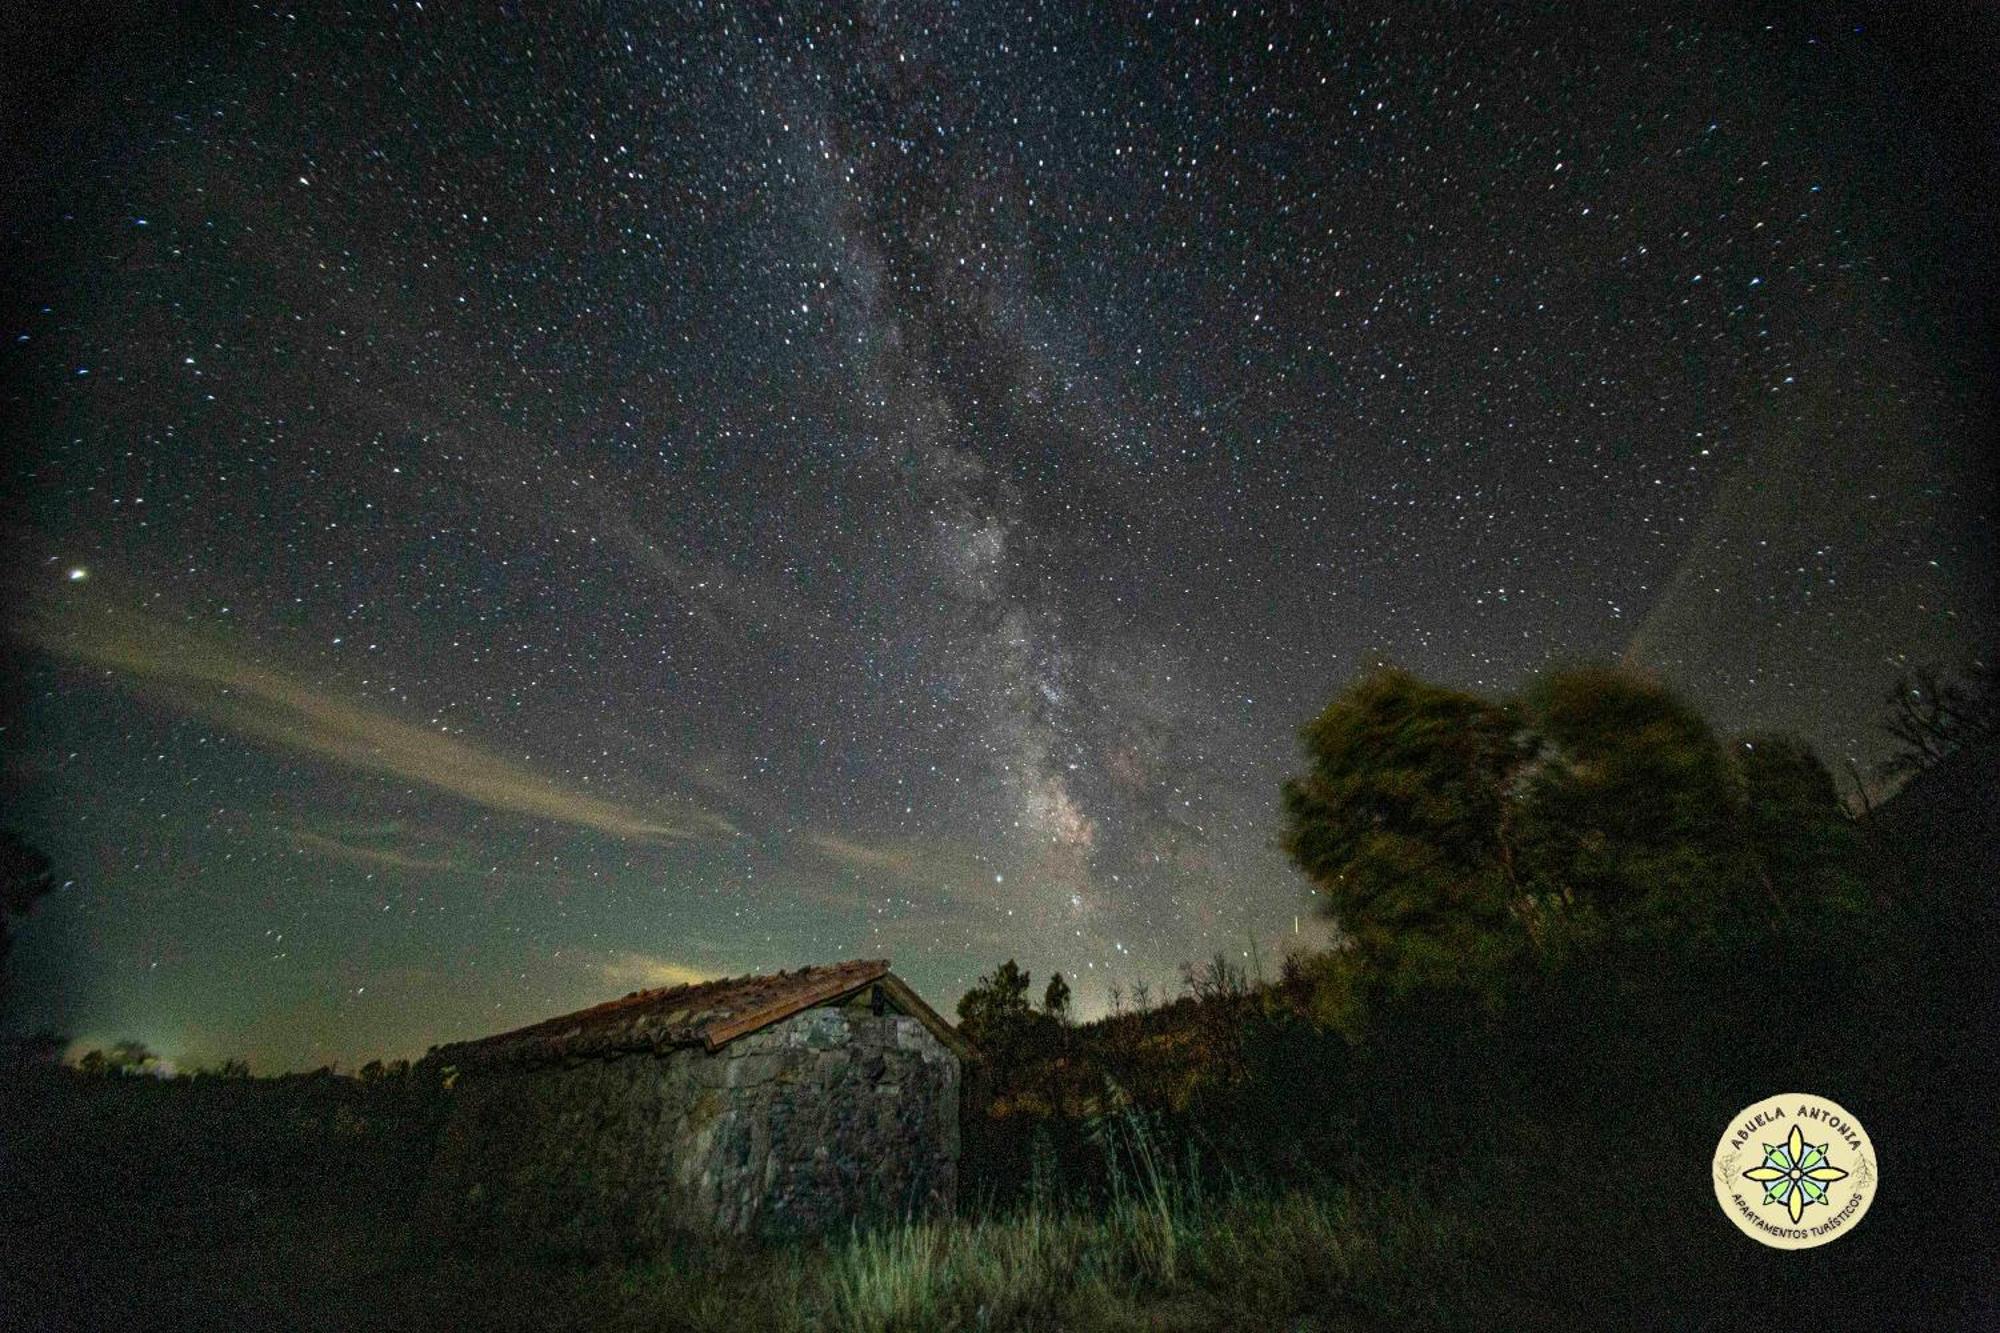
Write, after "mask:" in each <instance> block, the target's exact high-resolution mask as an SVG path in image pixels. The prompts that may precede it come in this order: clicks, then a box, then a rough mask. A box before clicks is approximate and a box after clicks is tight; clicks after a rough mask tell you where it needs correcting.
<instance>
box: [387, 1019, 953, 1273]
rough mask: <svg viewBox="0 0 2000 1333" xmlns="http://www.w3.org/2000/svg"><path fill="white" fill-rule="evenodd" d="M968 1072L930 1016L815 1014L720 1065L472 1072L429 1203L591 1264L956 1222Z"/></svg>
mask: <svg viewBox="0 0 2000 1333" xmlns="http://www.w3.org/2000/svg"><path fill="white" fill-rule="evenodd" d="M959 1076H960V1070H959V1064H958V1059H957V1057H956V1056H955V1055H953V1054H952V1053H951V1052H950V1051H949V1050H948V1049H946V1048H945V1047H944V1046H943V1045H942V1044H941V1043H940V1042H939V1041H938V1040H937V1038H936V1037H934V1036H933V1035H932V1034H931V1033H930V1031H929V1030H928V1029H926V1028H925V1027H924V1025H923V1024H922V1023H921V1022H919V1021H918V1020H916V1019H914V1018H910V1017H907V1016H905V1015H901V1014H897V1013H893V1012H891V1013H886V1014H883V1015H880V1016H877V1015H875V1014H873V1013H870V1012H869V1011H868V1010H867V1009H865V1008H855V1007H827V1008H819V1009H808V1010H805V1011H804V1012H802V1013H799V1014H795V1015H793V1016H792V1017H791V1018H789V1019H786V1020H785V1021H784V1022H782V1023H778V1024H774V1025H773V1026H771V1027H769V1028H766V1029H764V1030H763V1031H761V1032H755V1033H752V1034H750V1035H749V1036H746V1037H742V1038H739V1039H738V1040H736V1041H734V1042H731V1043H730V1044H729V1045H727V1046H725V1047H723V1048H722V1050H720V1051H718V1052H716V1053H714V1054H712V1055H711V1054H709V1053H707V1052H705V1051H700V1050H675V1051H670V1052H668V1053H665V1054H663V1055H652V1054H645V1055H627V1056H624V1057H622V1058H618V1059H601V1060H588V1061H584V1062H581V1063H578V1064H576V1065H573V1066H570V1067H561V1066H551V1067H546V1068H535V1069H508V1070H492V1071H486V1070H468V1071H467V1072H466V1073H465V1074H464V1075H462V1076H461V1077H459V1078H458V1079H457V1080H455V1082H454V1086H453V1087H452V1089H451V1090H450V1091H449V1092H448V1093H447V1094H446V1096H447V1097H448V1098H450V1100H451V1101H452V1103H453V1105H452V1109H451V1112H450V1115H449V1119H448V1120H447V1123H446V1126H445V1129H444V1132H443V1134H442V1135H441V1137H440V1142H439V1149H438V1154H437V1158H436V1160H435V1162H434V1164H433V1168H432V1175H431V1181H430V1184H429V1187H428V1189H427V1191H426V1206H425V1210H424V1213H425V1219H426V1221H427V1222H428V1223H429V1224H430V1225H432V1226H434V1227H436V1228H438V1229H440V1230H443V1231H445V1232H447V1233H452V1234H456V1235H457V1236H459V1237H461V1238H463V1239H470V1240H475V1241H481V1242H486V1243H498V1244H517V1245H518V1244H524V1243H526V1244H532V1245H534V1246H536V1247H537V1248H544V1247H546V1248H554V1249H558V1250H565V1251H583V1252H593V1253H604V1252H616V1251H620V1250H626V1249H633V1248H644V1247H647V1246H650V1245H656V1244H658V1243H659V1242H661V1241H662V1240H665V1239H667V1238H668V1237H670V1236H671V1235H673V1234H674V1233H675V1232H678V1231H721V1232H725V1233H730V1234H739V1235H741V1234H758V1235H787V1234H797V1233H802V1232H809V1231H817V1230H823V1229H826V1228H828V1227H837V1226H845V1225H846V1224H847V1223H848V1222H849V1221H850V1220H851V1219H855V1218H881V1217H892V1216H893V1217H900V1216H904V1215H906V1214H918V1215H922V1214H925V1213H929V1212H932V1211H937V1210H947V1211H948V1210H949V1209H950V1208H951V1207H952V1206H953V1205H954V1203H955V1201H956V1196H957V1186H958V1151H959V1143H958V1104H959Z"/></svg>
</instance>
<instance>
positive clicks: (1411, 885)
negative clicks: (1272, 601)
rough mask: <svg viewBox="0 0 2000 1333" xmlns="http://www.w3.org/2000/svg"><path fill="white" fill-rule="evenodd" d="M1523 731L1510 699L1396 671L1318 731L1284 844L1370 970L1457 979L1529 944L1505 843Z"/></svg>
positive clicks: (1295, 787)
mask: <svg viewBox="0 0 2000 1333" xmlns="http://www.w3.org/2000/svg"><path fill="white" fill-rule="evenodd" d="M1517 730H1518V727H1517V723H1516V719H1515V718H1514V716H1513V714H1512V711H1511V710H1510V709H1509V708H1507V707H1506V706H1504V705H1500V704H1495V703H1491V702H1488V701H1487V700H1484V699H1481V698H1478V697H1477V696H1474V695H1471V694H1466V693H1463V692H1460V691H1457V690H1451V689H1446V688H1444V687H1442V686H1438V685H1432V684H1428V683H1426V682H1424V681H1421V680H1419V679H1417V678H1416V677H1415V676H1412V675H1410V674H1409V673H1408V672H1405V671H1399V670H1394V669H1386V668H1385V669H1380V670H1376V671H1373V672H1370V673H1368V674H1367V675H1365V676H1363V677H1361V678H1360V679H1358V680H1356V681H1355V682H1354V683H1353V684H1351V685H1350V686H1348V688H1347V689H1345V690H1343V691H1341V693H1340V694H1339V695H1338V696H1336V697H1335V699H1334V700H1333V702H1332V703H1330V704H1328V705H1327V707H1326V709H1325V711H1323V712H1322V713H1321V714H1320V715H1319V716H1318V717H1316V718H1314V719H1313V720H1312V722H1310V723H1309V724H1307V726H1306V727H1305V729H1304V732H1303V733H1302V739H1303V742H1304V747H1305V753H1306V764H1307V766H1306V772H1305V773H1304V774H1303V775H1301V776H1299V777H1296V778H1293V779H1291V780H1290V781H1288V782H1286V783H1285V787H1284V811H1285V832H1284V846H1285V850H1286V851H1287V852H1289V853H1290V854H1291V857H1292V860H1293V861H1294V862H1295V863H1296V864H1297V865H1298V867H1299V868H1300V869H1301V870H1303V871H1304V872H1305V874H1306V877H1307V878H1308V879H1309V880H1311V881H1312V884H1313V888H1314V892H1315V893H1316V894H1317V895H1318V896H1319V899H1320V903H1319V905H1320V907H1321V910H1323V911H1324V912H1326V913H1327V914H1329V915H1331V916H1332V917H1333V918H1334V919H1335V920H1336V921H1337V922H1338V924H1339V925H1340V927H1341V929H1342V931H1343V932H1344V933H1345V935H1346V937H1347V940H1348V942H1349V946H1350V949H1351V951H1352V953H1353V954H1354V956H1355V962H1356V963H1357V964H1358V965H1359V966H1360V967H1362V968H1363V969H1365V970H1366V971H1368V972H1369V973H1371V974H1373V975H1375V976H1377V977H1379V978H1381V979H1384V980H1388V981H1391V982H1394V983H1399V984H1400V983H1423V982H1432V983H1436V982H1444V981H1448V980H1451V979H1454V978H1460V977H1465V976H1468V975H1472V974H1474V973H1477V972H1479V971H1482V970H1484V967H1485V965H1487V964H1492V963H1497V962H1499V961H1500V960H1501V959H1503V958H1504V957H1505V956H1506V955H1507V954H1509V953H1511V952H1512V951H1513V950H1515V949H1516V948H1518V946H1519V944H1520V942H1521V936H1520V932H1519V931H1518V929H1515V928H1514V927H1513V925H1512V920H1511V910H1510V900H1511V899H1512V897H1513V896H1514V890H1513V887H1512V882H1511V877H1510V873H1509V868H1508V864H1507V860H1508V858H1507V851H1506V847H1505V845H1504V843H1503V841H1502V828H1503V823H1504V814H1505V804H1506V799H1507V792H1508V790H1509V787H1510V783H1511V780H1512V777H1513V775H1514V774H1515V773H1516V772H1517V771H1518V770H1519V769H1520V767H1521V765H1522V763H1523V759H1524V755H1523V752H1522V750H1521V747H1520V745H1519V743H1518V741H1517V738H1516V734H1515V733H1516V731H1517Z"/></svg>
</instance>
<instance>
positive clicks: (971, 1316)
mask: <svg viewBox="0 0 2000 1333" xmlns="http://www.w3.org/2000/svg"><path fill="white" fill-rule="evenodd" d="M1091 1129H1092V1137H1093V1139H1094V1140H1095V1142H1096V1143H1097V1145H1098V1147H1099V1150H1100V1151H1101V1153H1102V1154H1103V1158H1104V1162H1105V1166H1106V1173H1107V1180H1106V1182H1105V1186H1104V1189H1103V1191H1102V1194H1101V1195H1098V1194H1096V1193H1094V1192H1087V1191H1086V1190H1085V1189H1084V1188H1082V1187H1081V1185H1080V1184H1075V1183H1071V1186H1070V1187H1069V1188H1067V1189H1053V1190H1052V1189H1050V1188H1048V1187H1047V1186H1045V1185H1043V1184H1042V1183H1041V1182H1039V1181H1038V1182H1036V1184H1035V1185H1034V1186H1033V1187H1032V1188H1031V1192H1030V1202H1029V1203H1028V1204H1027V1205H1026V1206H1024V1207H1022V1208H1020V1209H1019V1210H1017V1211H1015V1212H1012V1213H1009V1214H1004V1215H1001V1216H996V1217H986V1218H978V1219H968V1220H938V1221H928V1222H914V1223H909V1224H906V1225H903V1226H898V1227H892V1228H886V1229H880V1230H874V1231H864V1232H857V1233H855V1234H854V1235H852V1236H851V1237H849V1238H848V1239H847V1240H845V1241H844V1242H842V1243H840V1244H838V1245H835V1246H832V1247H830V1248H829V1250H828V1251H827V1252H826V1253H825V1255H824V1256H823V1258H822V1259H821V1260H820V1262H819V1263H817V1264H815V1265H813V1266H812V1267H813V1268H814V1270H815V1271H816V1272H817V1273H818V1274H819V1275H820V1281H821V1282H823V1283H824V1288H823V1293H822V1297H823V1306H822V1308H821V1309H820V1310H819V1311H814V1310H810V1309H801V1310H799V1312H798V1313H799V1314H800V1316H801V1319H802V1322H804V1323H806V1324H812V1325H815V1326H819V1325H821V1324H824V1326H830V1327H833V1328H838V1329H842V1330H848V1331H849V1333H897V1331H899V1330H914V1329H932V1328H968V1329H994V1330H997V1329H1016V1328H1047V1327H1065V1328H1125V1327H1134V1328H1141V1327H1143V1328H1182V1327H1186V1328H1218V1327H1235V1328H1261V1327H1269V1326H1271V1325H1272V1324H1273V1323H1274V1322H1279V1321H1289V1322H1290V1323H1291V1324H1292V1326H1295V1327H1313V1328H1341V1327H1349V1326H1353V1325H1354V1324H1355V1323H1356V1322H1357V1321H1360V1322H1365V1323H1374V1322H1376V1321H1377V1320H1380V1319H1395V1320H1409V1321H1413V1322H1436V1321H1438V1320H1441V1319H1447V1318H1449V1310H1450V1308H1451V1307H1452V1306H1453V1305H1454V1304H1455V1303H1456V1298H1457V1296H1458V1295H1459V1294H1460V1292H1459V1284H1458V1283H1457V1282H1455V1281H1454V1280H1453V1279H1452V1278H1451V1276H1450V1270H1451V1269H1452V1267H1453V1266H1454V1265H1455V1264H1456V1263H1458V1262H1459V1261H1461V1260H1462V1259H1463V1258H1464V1257H1465V1255H1466V1254H1467V1248H1466V1247H1467V1244H1468V1239H1469V1238H1468V1237H1466V1236H1465V1235H1463V1234H1459V1229H1458V1228H1457V1227H1455V1226H1453V1225H1450V1224H1448V1223H1446V1222H1445V1221H1443V1220H1442V1219H1441V1217H1440V1216H1439V1215H1437V1214H1435V1213H1433V1212H1431V1211H1429V1210H1428V1209H1427V1208H1425V1207H1423V1206H1420V1205H1419V1204H1418V1203H1417V1202H1416V1201H1415V1200H1414V1199H1412V1198H1407V1197H1404V1196H1401V1195H1398V1194H1396V1193H1393V1192H1373V1193H1361V1192H1357V1191H1354V1190H1347V1191H1343V1192H1340V1193H1336V1194H1316V1193H1309V1192H1305V1191H1299V1190H1292V1191H1283V1192H1271V1191H1262V1190H1256V1189H1251V1188H1247V1187H1244V1186H1241V1185H1238V1184H1233V1183H1232V1184H1229V1185H1226V1186H1225V1187H1223V1188H1220V1189H1215V1188H1209V1187H1205V1186H1204V1184H1203V1182H1202V1176H1201V1173H1200V1171H1199V1169H1198V1168H1199V1161H1198V1159H1197V1157H1196V1155H1195V1153H1194V1151H1193V1149H1192V1148H1191V1147H1190V1148H1187V1149H1185V1150H1183V1151H1182V1152H1180V1153H1178V1154H1177V1153H1175V1152H1174V1151H1173V1149H1172V1148H1171V1146H1170V1145H1169V1144H1168V1143H1167V1142H1166V1141H1165V1139H1164V1138H1163V1136H1162V1135H1161V1134H1160V1132H1159V1126H1158V1123H1157V1121H1155V1120H1153V1119H1152V1118H1151V1117H1149V1116H1147V1115H1146V1114H1145V1113H1144V1112H1142V1111H1139V1110H1137V1109H1136V1108H1134V1107H1133V1106H1132V1105H1131V1104H1130V1103H1129V1101H1122V1100H1121V1102H1120V1104H1119V1105H1118V1106H1117V1107H1116V1109H1115V1110H1113V1111H1111V1112H1109V1113H1107V1114H1105V1115H1103V1116H1100V1117H1099V1118H1098V1119H1097V1121H1096V1122H1095V1123H1094V1124H1093V1125H1092V1127H1091ZM800 1296H801V1297H802V1298H803V1299H804V1300H805V1301H807V1302H808V1304H813V1303H815V1302H814V1301H813V1293H812V1292H810V1291H802V1292H801V1293H800ZM1302 1319H1303V1320H1304V1321H1305V1322H1304V1323H1300V1322H1299V1321H1300V1320H1302Z"/></svg>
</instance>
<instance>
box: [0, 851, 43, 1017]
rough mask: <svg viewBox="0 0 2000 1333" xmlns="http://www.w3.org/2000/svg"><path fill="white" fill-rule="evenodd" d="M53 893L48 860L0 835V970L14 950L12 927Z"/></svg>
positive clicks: (1, 982) (0, 995) (1, 995)
mask: <svg viewBox="0 0 2000 1333" xmlns="http://www.w3.org/2000/svg"><path fill="white" fill-rule="evenodd" d="M54 889H55V872H54V871H53V869H51V867H50V865H49V858H48V857H46V856H44V855H42V853H41V852H40V851H39V850H37V849H36V848H34V847H31V846H29V845H28V844H27V843H26V842H24V841H23V840H21V839H20V838H18V837H16V836H15V835H14V834H13V833H11V832H6V831H0V967H4V966H5V963H6V960H7V955H8V953H9V952H10V951H11V950H12V949H13V947H14V930H13V923H14V919H15V918H17V917H21V916H25V915H26V914H27V912H28V910H29V909H30V908H32V907H33V906H34V905H35V903H36V902H37V901H39V900H40V899H42V898H44V897H46V896H48V894H49V893H51V892H52V891H54ZM5 994H6V985H5V977H4V976H0V1009H4V1005H5Z"/></svg>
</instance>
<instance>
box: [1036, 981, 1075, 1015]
mask: <svg viewBox="0 0 2000 1333" xmlns="http://www.w3.org/2000/svg"><path fill="white" fill-rule="evenodd" d="M1069 999H1070V996H1069V983H1068V982H1067V981H1064V980H1063V974H1062V973H1060V972H1057V973H1054V974H1053V975H1051V976H1050V977H1049V985H1048V989H1047V990H1045V991H1043V992H1042V1012H1043V1013H1045V1014H1047V1015H1048V1016H1049V1017H1050V1018H1053V1019H1055V1020H1056V1021H1057V1022H1058V1023H1067V1022H1069V1018H1070V1013H1069Z"/></svg>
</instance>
